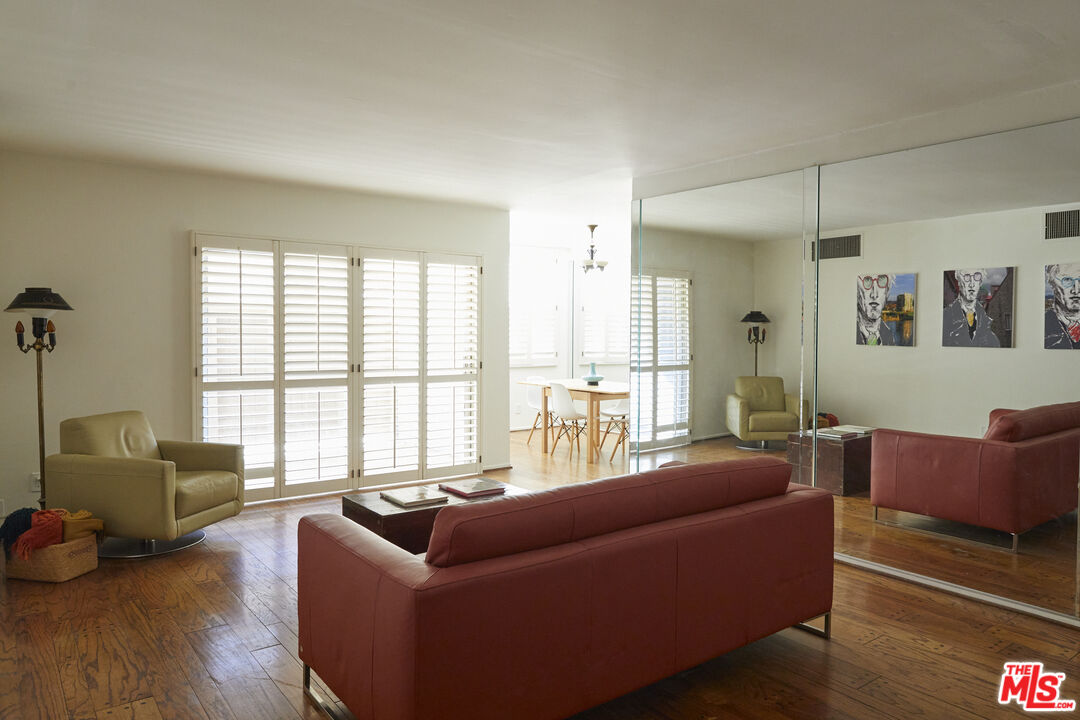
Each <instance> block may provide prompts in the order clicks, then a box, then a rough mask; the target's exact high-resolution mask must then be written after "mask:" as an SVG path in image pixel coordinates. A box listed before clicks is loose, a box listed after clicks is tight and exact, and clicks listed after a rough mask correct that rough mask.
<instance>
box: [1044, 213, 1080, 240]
mask: <svg viewBox="0 0 1080 720" xmlns="http://www.w3.org/2000/svg"><path fill="white" fill-rule="evenodd" d="M1070 237H1080V210H1062V211H1061V212H1052V213H1046V239H1047V240H1057V239H1059V238H1070Z"/></svg>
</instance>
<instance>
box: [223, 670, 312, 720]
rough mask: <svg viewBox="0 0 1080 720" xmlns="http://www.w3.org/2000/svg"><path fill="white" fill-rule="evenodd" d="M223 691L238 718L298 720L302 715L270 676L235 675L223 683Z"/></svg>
mask: <svg viewBox="0 0 1080 720" xmlns="http://www.w3.org/2000/svg"><path fill="white" fill-rule="evenodd" d="M221 693H222V695H224V696H225V700H226V702H228V703H229V707H231V708H232V711H233V712H234V713H235V714H236V716H237V717H238V718H259V719H260V720H296V719H297V718H299V717H300V715H298V714H297V712H296V711H295V710H293V707H292V705H290V704H289V701H288V700H287V699H286V698H285V696H284V695H282V694H281V691H280V690H278V687H277V685H275V684H274V682H273V681H272V680H270V678H268V677H266V675H265V674H264V675H263V677H262V678H251V677H235V678H232V679H230V680H226V681H225V682H223V683H221Z"/></svg>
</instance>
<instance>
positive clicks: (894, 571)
mask: <svg viewBox="0 0 1080 720" xmlns="http://www.w3.org/2000/svg"><path fill="white" fill-rule="evenodd" d="M833 559H834V560H835V561H836V562H839V563H843V564H844V565H850V566H851V567H856V568H859V569H860V570H867V571H869V572H872V573H877V574H879V575H886V576H888V577H892V578H896V579H898V580H904V581H905V582H910V583H914V584H915V585H922V586H923V587H928V588H933V589H934V590H941V591H942V592H947V593H951V594H953V595H959V596H960V597H963V598H967V599H968V600H974V601H976V602H981V603H985V604H987V605H993V606H994V607H999V608H1003V609H1005V610H1012V611H1013V612H1018V613H1022V614H1024V615H1030V616H1032V617H1037V618H1039V619H1040V620H1048V621H1050V622H1053V623H1058V624H1059V625H1066V626H1068V627H1071V628H1074V629H1078V630H1080V618H1078V617H1075V616H1073V615H1066V614H1065V613H1060V612H1056V611H1054V610H1047V609H1046V608H1041V607H1039V606H1038V605H1029V604H1028V603H1025V602H1020V601H1019V600H1010V599H1009V598H1007V597H1002V596H1001V595H993V594H991V593H988V592H983V591H982V590H974V589H972V588H969V587H964V586H963V585H957V584H956V583H951V582H948V581H946V580H938V579H937V578H932V577H930V576H928V575H920V574H919V573H913V572H909V571H907V570H900V569H899V568H894V567H892V566H890V565H882V564H881V563H876V562H873V561H872V560H863V559H862V558H857V557H852V556H851V555H845V554H844V553H833Z"/></svg>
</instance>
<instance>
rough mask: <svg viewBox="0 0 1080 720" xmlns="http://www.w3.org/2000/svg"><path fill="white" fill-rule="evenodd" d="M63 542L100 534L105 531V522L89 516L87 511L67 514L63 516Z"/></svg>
mask: <svg viewBox="0 0 1080 720" xmlns="http://www.w3.org/2000/svg"><path fill="white" fill-rule="evenodd" d="M63 520H64V542H71V541H72V540H78V539H79V538H84V537H87V536H88V535H93V534H94V533H100V532H102V531H103V530H104V529H105V521H103V520H102V519H101V518H96V517H94V516H93V515H91V514H90V511H89V510H80V511H78V512H74V513H73V512H69V513H67V514H65V515H64V516H63Z"/></svg>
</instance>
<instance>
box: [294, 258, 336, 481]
mask: <svg viewBox="0 0 1080 720" xmlns="http://www.w3.org/2000/svg"><path fill="white" fill-rule="evenodd" d="M282 249H283V253H282V272H281V280H282V308H283V309H282V312H283V334H284V353H283V354H284V368H283V370H284V404H285V407H284V419H283V424H284V436H285V444H284V449H283V468H284V482H285V493H284V494H286V495H296V494H303V493H312V492H322V491H330V490H337V489H344V488H345V487H347V484H348V483H347V480H348V476H349V253H348V250H347V249H346V248H339V247H335V246H332V245H302V244H299V243H282Z"/></svg>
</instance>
